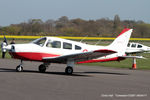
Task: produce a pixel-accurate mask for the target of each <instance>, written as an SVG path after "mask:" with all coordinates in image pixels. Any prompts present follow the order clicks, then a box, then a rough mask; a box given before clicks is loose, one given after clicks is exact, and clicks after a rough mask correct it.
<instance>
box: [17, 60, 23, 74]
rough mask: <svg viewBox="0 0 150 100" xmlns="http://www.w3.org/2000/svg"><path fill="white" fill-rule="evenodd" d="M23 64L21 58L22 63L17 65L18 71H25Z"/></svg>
mask: <svg viewBox="0 0 150 100" xmlns="http://www.w3.org/2000/svg"><path fill="white" fill-rule="evenodd" d="M22 64H23V63H22V60H21V64H20V65H18V66H17V67H16V72H23V66H22Z"/></svg>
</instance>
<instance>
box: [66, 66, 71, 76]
mask: <svg viewBox="0 0 150 100" xmlns="http://www.w3.org/2000/svg"><path fill="white" fill-rule="evenodd" d="M65 73H66V74H68V75H71V74H72V73H73V68H72V67H70V66H68V67H66V69H65Z"/></svg>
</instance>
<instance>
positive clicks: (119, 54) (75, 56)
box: [6, 28, 133, 75]
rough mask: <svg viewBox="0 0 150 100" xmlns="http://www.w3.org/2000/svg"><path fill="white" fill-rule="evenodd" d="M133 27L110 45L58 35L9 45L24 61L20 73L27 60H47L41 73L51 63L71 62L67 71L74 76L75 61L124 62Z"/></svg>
mask: <svg viewBox="0 0 150 100" xmlns="http://www.w3.org/2000/svg"><path fill="white" fill-rule="evenodd" d="M132 31H133V29H128V28H125V29H123V30H122V32H121V33H120V34H119V35H118V37H117V38H116V39H115V40H114V41H113V42H112V43H111V44H110V45H108V46H96V45H89V44H85V43H81V42H77V41H72V40H66V39H61V38H56V37H42V38H39V39H36V40H34V41H32V42H30V43H27V44H12V45H8V46H7V47H6V49H7V50H9V54H10V55H11V57H12V58H14V59H20V60H21V63H20V64H19V65H18V66H17V67H16V71H17V72H22V71H23V63H22V62H23V61H24V60H25V61H38V62H43V64H41V65H40V66H39V68H38V69H39V72H41V73H44V72H45V71H46V69H47V68H48V66H49V65H50V63H63V64H67V67H66V68H65V73H66V74H68V75H71V74H72V73H73V68H74V65H75V64H81V63H92V62H107V61H121V60H124V59H125V58H128V57H127V56H126V54H125V51H126V48H127V44H128V42H129V39H130V36H131V33H132Z"/></svg>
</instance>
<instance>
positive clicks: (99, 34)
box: [95, 34, 102, 45]
mask: <svg viewBox="0 0 150 100" xmlns="http://www.w3.org/2000/svg"><path fill="white" fill-rule="evenodd" d="M99 37H101V35H100V34H99ZM101 40H102V39H100V40H98V41H97V42H96V43H95V45H97V44H99V42H100V41H101Z"/></svg>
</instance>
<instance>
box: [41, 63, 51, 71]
mask: <svg viewBox="0 0 150 100" xmlns="http://www.w3.org/2000/svg"><path fill="white" fill-rule="evenodd" d="M48 66H49V63H44V64H41V65H40V66H39V72H40V73H45V71H46V69H47V68H48Z"/></svg>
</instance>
